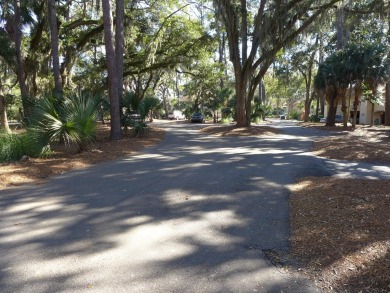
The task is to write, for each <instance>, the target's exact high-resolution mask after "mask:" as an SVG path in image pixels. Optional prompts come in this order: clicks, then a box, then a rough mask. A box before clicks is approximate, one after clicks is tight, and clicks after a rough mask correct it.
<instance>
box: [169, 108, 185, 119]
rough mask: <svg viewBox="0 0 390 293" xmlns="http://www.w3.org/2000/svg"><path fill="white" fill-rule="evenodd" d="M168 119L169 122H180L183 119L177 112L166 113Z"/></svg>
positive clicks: (182, 115)
mask: <svg viewBox="0 0 390 293" xmlns="http://www.w3.org/2000/svg"><path fill="white" fill-rule="evenodd" d="M168 119H169V120H175V119H176V120H181V119H185V116H184V114H183V113H182V112H181V111H179V110H174V111H173V112H170V113H168Z"/></svg>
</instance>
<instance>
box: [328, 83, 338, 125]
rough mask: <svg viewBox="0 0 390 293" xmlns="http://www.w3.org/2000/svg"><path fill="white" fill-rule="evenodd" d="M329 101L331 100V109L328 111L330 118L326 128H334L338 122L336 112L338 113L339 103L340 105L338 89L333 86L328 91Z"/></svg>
mask: <svg viewBox="0 0 390 293" xmlns="http://www.w3.org/2000/svg"><path fill="white" fill-rule="evenodd" d="M328 99H329V109H328V117H327V120H326V126H334V125H335V120H336V111H337V103H338V99H339V96H338V93H337V88H336V87H334V86H332V87H331V88H329V89H328Z"/></svg>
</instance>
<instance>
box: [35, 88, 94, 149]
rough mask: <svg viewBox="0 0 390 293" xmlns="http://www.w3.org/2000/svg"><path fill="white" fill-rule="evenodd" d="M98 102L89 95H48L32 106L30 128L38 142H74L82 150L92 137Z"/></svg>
mask: <svg viewBox="0 0 390 293" xmlns="http://www.w3.org/2000/svg"><path fill="white" fill-rule="evenodd" d="M98 104H99V100H97V99H94V98H93V97H90V96H88V95H69V96H61V97H57V96H47V97H45V98H43V99H41V100H38V101H37V103H36V105H35V107H34V109H33V116H32V126H31V131H32V132H33V133H35V135H36V136H37V138H39V139H40V143H41V144H48V143H51V142H61V143H64V144H67V145H69V144H71V143H74V144H76V145H77V146H78V148H79V151H83V150H84V149H85V148H86V146H87V144H88V143H89V142H91V141H93V140H94V139H95V134H96V125H97V124H96V118H97V107H98Z"/></svg>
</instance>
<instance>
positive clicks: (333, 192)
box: [290, 177, 390, 292]
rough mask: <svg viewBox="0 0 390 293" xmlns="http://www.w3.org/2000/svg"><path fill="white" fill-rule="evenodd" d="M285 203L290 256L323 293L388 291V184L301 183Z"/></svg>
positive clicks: (307, 180)
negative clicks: (289, 219) (290, 247)
mask: <svg viewBox="0 0 390 293" xmlns="http://www.w3.org/2000/svg"><path fill="white" fill-rule="evenodd" d="M290 200H291V214H290V217H291V228H292V237H291V244H292V253H293V255H294V256H295V257H297V258H298V259H299V260H300V261H301V262H302V263H303V264H304V265H305V268H304V269H303V271H304V272H305V273H306V274H309V275H310V276H311V277H312V278H314V279H315V280H316V282H317V285H318V286H319V287H320V288H322V289H324V292H390V181H388V180H376V181H373V180H354V179H336V178H313V177H310V178H304V179H302V180H301V181H300V182H299V183H297V184H296V185H295V186H294V188H293V190H292V195H291V199H290Z"/></svg>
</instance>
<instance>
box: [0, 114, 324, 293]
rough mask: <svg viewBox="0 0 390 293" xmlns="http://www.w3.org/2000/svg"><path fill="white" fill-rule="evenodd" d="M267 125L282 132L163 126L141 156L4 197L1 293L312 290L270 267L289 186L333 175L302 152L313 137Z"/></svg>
mask: <svg viewBox="0 0 390 293" xmlns="http://www.w3.org/2000/svg"><path fill="white" fill-rule="evenodd" d="M274 124H275V127H279V128H283V129H284V130H285V131H286V132H285V134H283V135H276V136H270V137H211V136H206V135H203V134H201V133H199V132H198V131H197V129H199V128H200V127H203V126H202V125H190V124H180V123H179V124H175V123H166V124H163V125H161V127H164V128H166V129H167V136H166V140H165V141H164V142H162V143H160V144H159V145H157V146H155V147H152V148H149V149H147V150H145V151H144V152H142V153H141V154H139V155H137V156H133V157H129V158H125V159H120V160H117V161H114V162H110V163H105V164H101V165H98V166H94V167H92V168H88V169H84V170H79V171H73V172H69V173H67V174H64V175H61V176H58V177H54V178H52V179H50V180H49V181H48V182H47V183H45V184H42V185H35V186H34V185H31V186H23V187H18V188H11V189H6V190H2V191H0V292H2V293H6V292H210V293H214V292H215V293H216V292H267V293H268V292H275V293H276V292H277V293H280V292H284V293H288V292H300V293H304V292H317V291H316V289H315V288H314V286H313V284H310V283H309V282H308V281H307V280H305V279H303V278H302V277H301V276H299V275H297V274H296V273H294V271H295V269H296V268H294V267H292V268H291V269H290V270H289V271H287V270H285V269H284V268H281V267H280V266H278V265H274V264H273V261H274V260H277V259H276V258H275V254H278V253H281V254H283V252H286V251H288V249H289V241H288V239H289V235H290V230H289V206H288V196H289V185H290V184H293V183H294V182H295V180H296V179H297V178H298V177H302V176H307V175H311V176H326V175H330V165H329V164H328V163H326V162H324V161H323V160H320V159H318V158H316V157H314V156H312V155H311V153H310V152H309V149H310V147H311V144H312V139H313V135H314V136H315V135H318V132H315V131H313V130H307V129H302V128H298V127H296V126H294V124H292V123H289V122H281V121H280V122H278V123H274ZM276 263H277V262H276Z"/></svg>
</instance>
